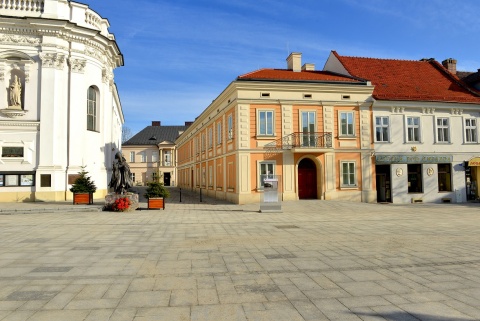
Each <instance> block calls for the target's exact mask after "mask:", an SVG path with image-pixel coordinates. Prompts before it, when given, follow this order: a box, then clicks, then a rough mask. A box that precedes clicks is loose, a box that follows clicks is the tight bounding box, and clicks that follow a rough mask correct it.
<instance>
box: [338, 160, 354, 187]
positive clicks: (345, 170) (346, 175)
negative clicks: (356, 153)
mask: <svg viewBox="0 0 480 321" xmlns="http://www.w3.org/2000/svg"><path fill="white" fill-rule="evenodd" d="M341 175H342V186H346V187H354V186H357V180H356V178H355V162H341Z"/></svg>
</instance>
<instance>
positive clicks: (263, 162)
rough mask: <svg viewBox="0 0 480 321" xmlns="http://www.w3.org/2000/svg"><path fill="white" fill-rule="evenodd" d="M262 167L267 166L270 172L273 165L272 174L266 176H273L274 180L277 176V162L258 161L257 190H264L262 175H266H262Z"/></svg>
mask: <svg viewBox="0 0 480 321" xmlns="http://www.w3.org/2000/svg"><path fill="white" fill-rule="evenodd" d="M262 165H263V166H267V170H268V166H269V165H271V167H272V173H265V174H268V175H272V178H273V177H274V176H275V167H276V165H277V162H276V161H257V174H258V175H257V177H258V179H257V190H263V182H262V175H264V174H263V173H262Z"/></svg>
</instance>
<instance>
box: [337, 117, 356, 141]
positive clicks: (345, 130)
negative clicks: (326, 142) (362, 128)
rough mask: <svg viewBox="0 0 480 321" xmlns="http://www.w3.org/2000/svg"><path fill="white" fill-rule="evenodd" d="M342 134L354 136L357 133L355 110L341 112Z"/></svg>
mask: <svg viewBox="0 0 480 321" xmlns="http://www.w3.org/2000/svg"><path fill="white" fill-rule="evenodd" d="M339 118H340V136H354V135H355V124H354V113H353V111H349V112H343V111H342V112H340V117H339Z"/></svg>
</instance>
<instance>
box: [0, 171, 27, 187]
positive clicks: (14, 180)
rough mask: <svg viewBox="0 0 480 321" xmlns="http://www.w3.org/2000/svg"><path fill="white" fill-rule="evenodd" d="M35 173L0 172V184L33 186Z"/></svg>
mask: <svg viewBox="0 0 480 321" xmlns="http://www.w3.org/2000/svg"><path fill="white" fill-rule="evenodd" d="M34 185H35V173H34V172H27V173H25V172H24V173H4V174H0V186H2V187H3V186H34Z"/></svg>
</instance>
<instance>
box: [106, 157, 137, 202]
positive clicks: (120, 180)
mask: <svg viewBox="0 0 480 321" xmlns="http://www.w3.org/2000/svg"><path fill="white" fill-rule="evenodd" d="M108 186H109V187H111V188H113V190H114V191H115V193H116V194H125V193H126V192H127V190H128V189H129V188H130V187H132V186H133V181H132V175H131V173H130V166H128V164H127V160H126V159H125V157H123V155H122V152H117V153H116V154H115V160H114V161H113V172H112V179H111V180H110V183H109V184H108Z"/></svg>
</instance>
